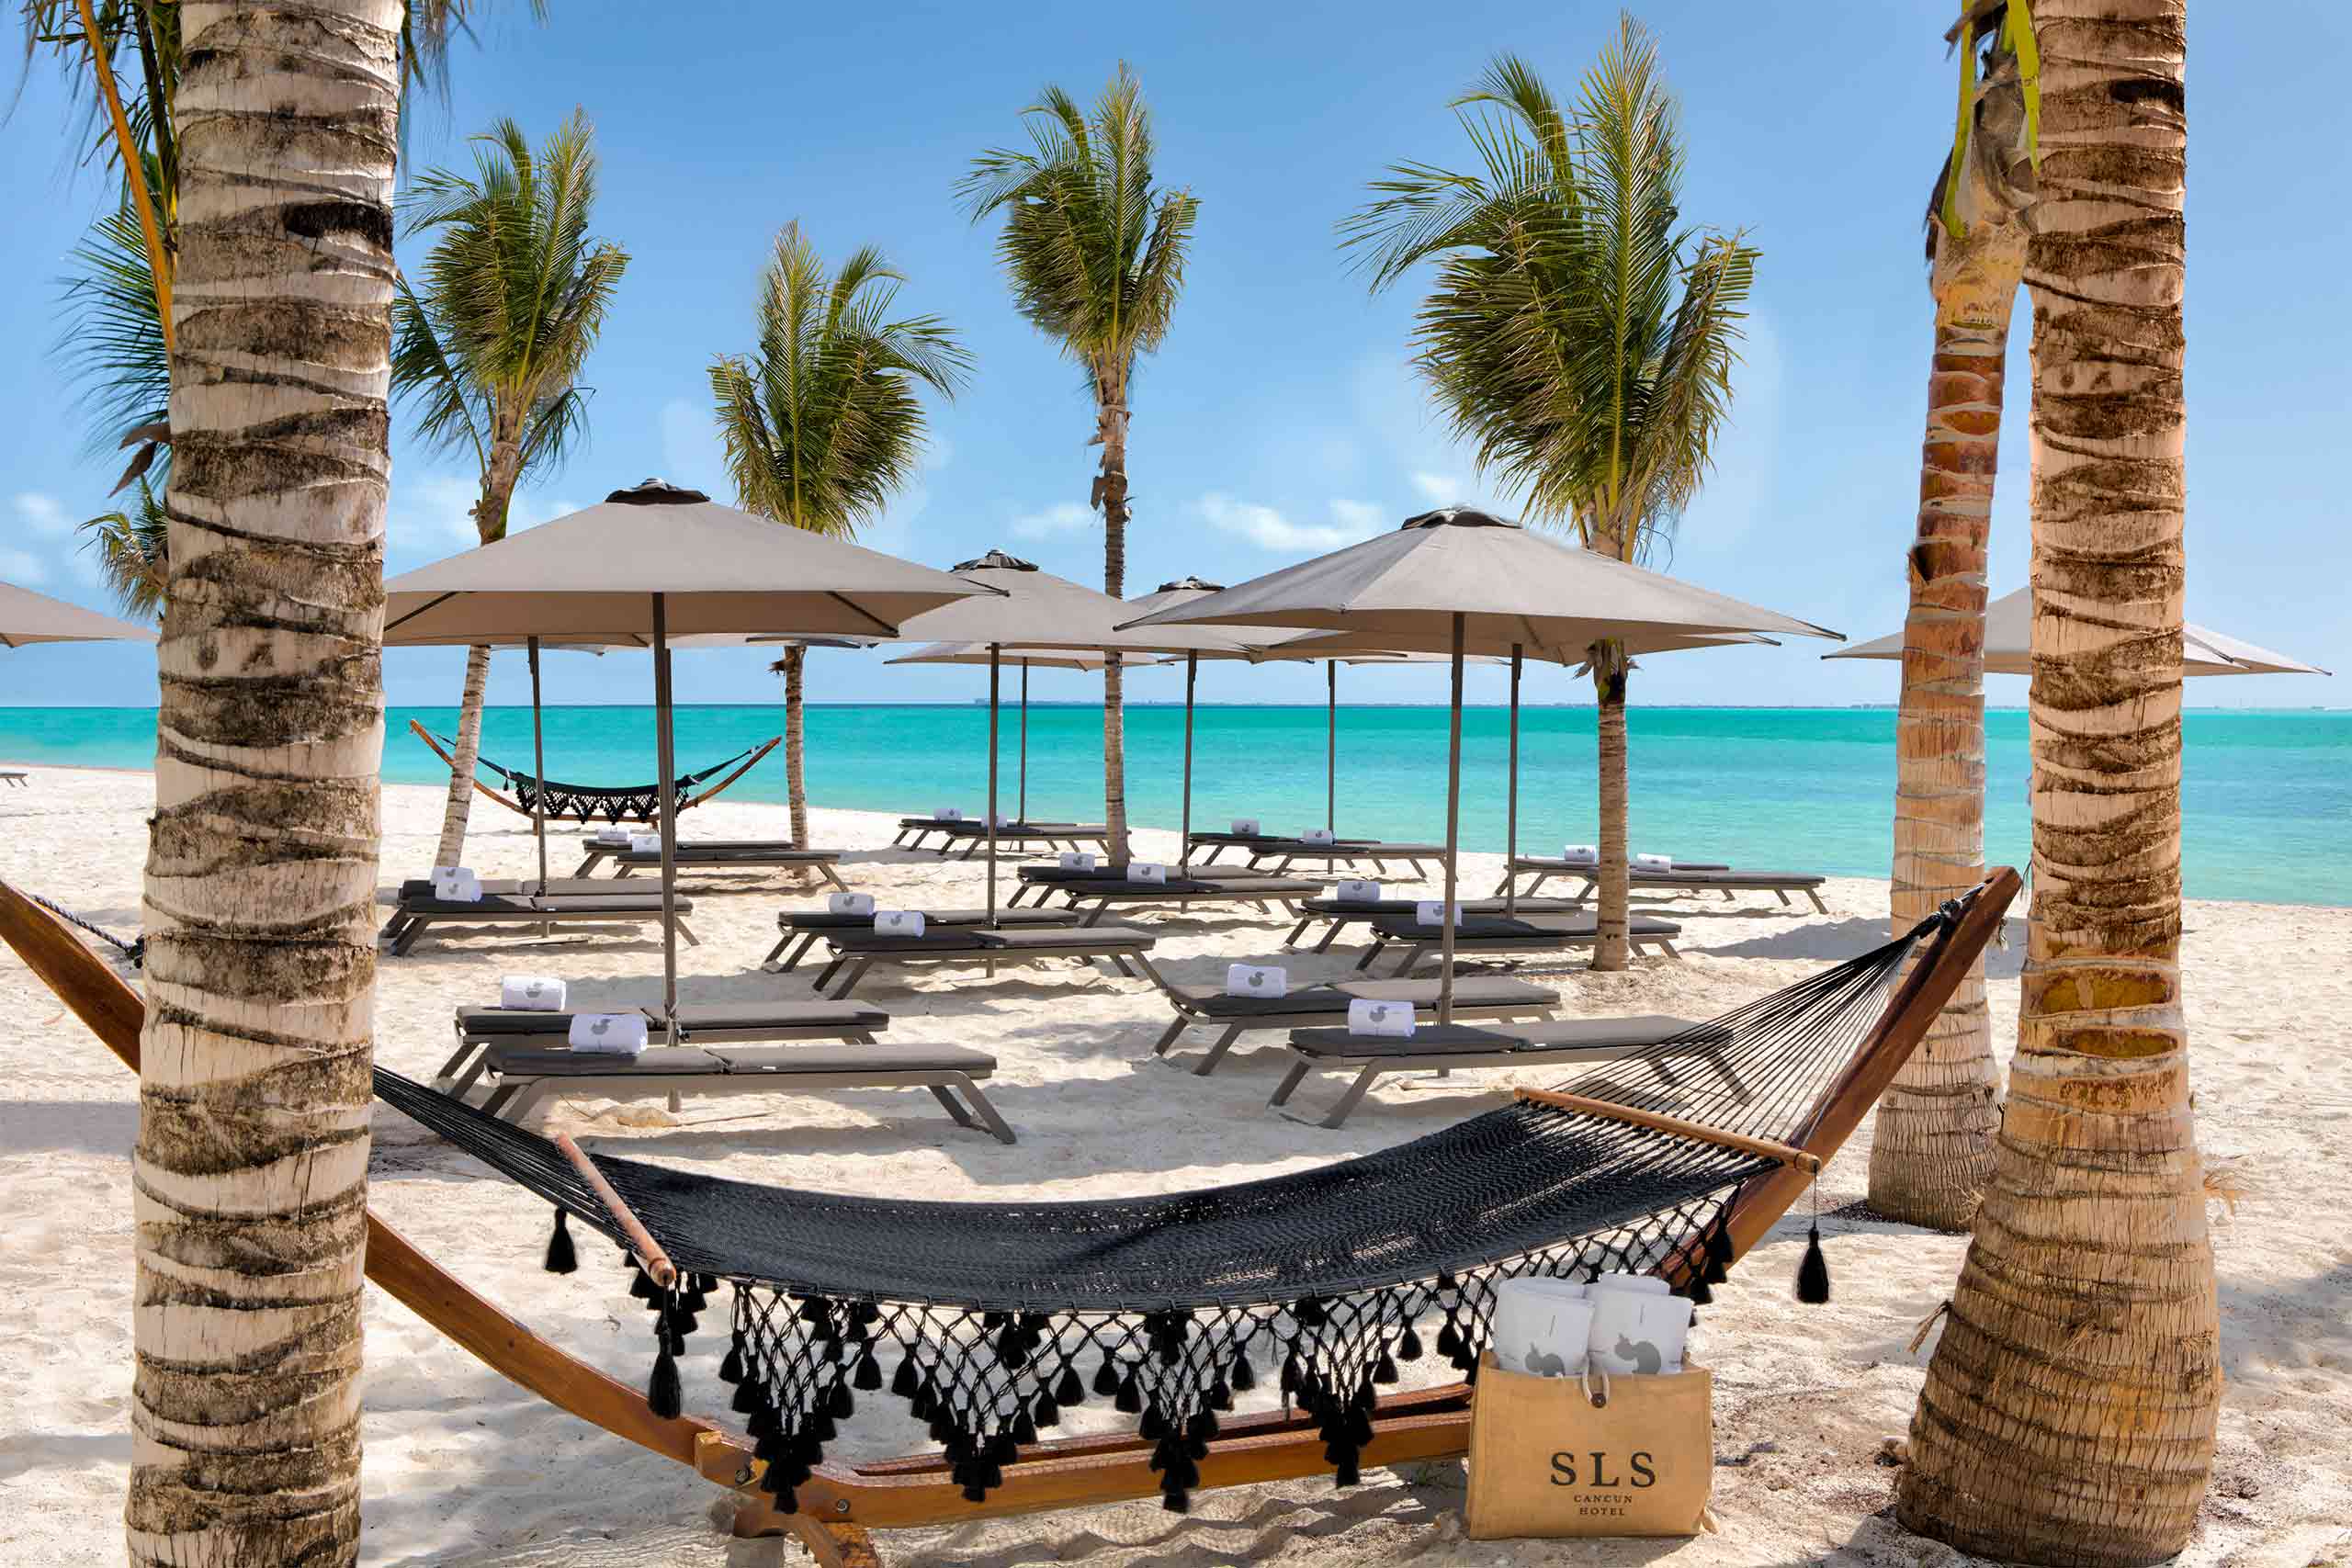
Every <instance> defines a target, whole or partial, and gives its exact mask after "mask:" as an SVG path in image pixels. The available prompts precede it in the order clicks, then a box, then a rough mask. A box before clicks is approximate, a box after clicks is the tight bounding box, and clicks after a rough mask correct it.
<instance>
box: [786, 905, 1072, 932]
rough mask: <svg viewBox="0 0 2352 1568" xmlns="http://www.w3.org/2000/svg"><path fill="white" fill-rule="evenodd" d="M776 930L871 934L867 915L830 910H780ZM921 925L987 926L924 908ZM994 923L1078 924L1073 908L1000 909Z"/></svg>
mask: <svg viewBox="0 0 2352 1568" xmlns="http://www.w3.org/2000/svg"><path fill="white" fill-rule="evenodd" d="M775 923H776V929H777V930H778V931H871V930H873V929H874V917H873V916H871V915H846V914H836V913H835V912H834V911H832V910H831V909H781V910H778V911H777V913H776V917H775ZM922 923H923V925H924V927H925V928H926V929H928V928H929V927H932V926H948V927H955V926H984V925H987V924H988V923H989V912H988V911H987V910H986V909H925V910H923V911H922ZM996 923H997V924H998V925H1001V926H1074V925H1076V924H1077V923H1078V911H1077V910H1075V909H1008V908H1002V907H1001V906H1000V907H999V908H998V909H997V912H996Z"/></svg>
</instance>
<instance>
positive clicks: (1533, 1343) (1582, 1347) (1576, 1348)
mask: <svg viewBox="0 0 2352 1568" xmlns="http://www.w3.org/2000/svg"><path fill="white" fill-rule="evenodd" d="M1592 1314H1593V1306H1592V1303H1591V1302H1589V1301H1588V1300H1586V1299H1585V1293H1584V1287H1583V1286H1582V1285H1572V1284H1570V1283H1568V1282H1567V1281H1566V1280H1553V1279H1548V1278H1544V1277H1543V1276H1536V1277H1533V1278H1530V1279H1521V1280H1504V1281H1503V1282H1502V1283H1501V1284H1499V1285H1498V1286H1496V1287H1495V1328H1494V1334H1493V1337H1492V1342H1493V1344H1494V1348H1495V1362H1496V1364H1497V1365H1498V1366H1500V1367H1501V1368H1502V1369H1503V1371H1507V1372H1519V1373H1521V1374H1523V1375H1526V1376H1530V1377H1543V1378H1558V1377H1575V1376H1577V1374H1578V1373H1580V1372H1582V1371H1584V1369H1585V1360H1586V1358H1587V1357H1588V1355H1589V1353H1590V1348H1591V1344H1592Z"/></svg>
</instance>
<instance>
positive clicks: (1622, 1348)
mask: <svg viewBox="0 0 2352 1568" xmlns="http://www.w3.org/2000/svg"><path fill="white" fill-rule="evenodd" d="M1589 1332H1590V1335H1591V1337H1590V1338H1589V1340H1587V1341H1586V1343H1587V1345H1588V1347H1589V1349H1590V1350H1591V1353H1592V1364H1593V1365H1594V1366H1595V1367H1598V1368H1599V1369H1600V1371H1604V1372H1607V1373H1609V1374H1610V1375H1611V1377H1637V1376H1641V1375H1644V1374H1650V1373H1657V1374H1663V1373H1668V1372H1679V1371H1681V1370H1682V1348H1683V1346H1684V1345H1685V1344H1686V1343H1687V1342H1688V1341H1689V1339H1690V1337H1691V1298H1690V1297H1688V1296H1676V1295H1667V1294H1662V1293H1660V1294H1648V1293H1644V1294H1636V1293H1634V1292H1632V1291H1595V1292H1593V1293H1592V1327H1591V1329H1590V1331H1589Z"/></svg>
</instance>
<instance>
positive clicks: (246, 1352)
mask: <svg viewBox="0 0 2352 1568" xmlns="http://www.w3.org/2000/svg"><path fill="white" fill-rule="evenodd" d="M400 21H401V6H400V4H399V0H302V3H301V4H300V6H293V5H286V4H270V3H267V0H243V3H241V4H237V5H227V4H198V3H197V0H189V3H188V4H187V6H185V7H184V8H183V10H182V13H181V26H182V28H183V29H184V37H185V39H186V59H187V73H186V75H185V76H184V78H183V79H182V81H181V84H180V90H179V102H178V111H177V112H178V122H179V130H180V157H181V170H182V185H181V197H182V205H181V209H180V213H181V222H180V230H179V242H180V263H179V273H178V282H179V288H178V292H177V294H176V296H175V300H174V309H175V312H176V314H177V316H178V329H179V330H178V333H177V344H178V352H177V357H176V359H175V364H174V367H173V378H172V380H173V388H172V427H173V449H174V461H173V465H172V482H171V492H170V497H169V506H170V514H171V543H170V557H171V570H172V581H171V592H170V602H169V607H168V609H167V611H166V613H165V615H164V626H163V634H162V641H161V644H160V646H159V648H158V650H157V653H158V665H159V675H160V688H161V689H160V692H159V708H160V711H159V714H158V719H157V728H158V736H157V742H156V756H155V814H154V818H153V829H152V837H151V842H150V848H149V853H148V863H147V877H146V894H145V900H144V908H143V912H142V924H143V925H144V927H145V930H146V932H147V966H146V979H147V988H148V997H147V1023H146V1026H145V1030H144V1032H143V1033H142V1036H141V1049H142V1056H143V1062H144V1065H143V1066H142V1069H141V1077H140V1124H139V1142H138V1145H137V1147H136V1149H135V1151H134V1155H133V1158H134V1170H135V1193H136V1196H135V1198H134V1200H133V1204H134V1208H133V1217H134V1220H135V1223H136V1226H137V1248H138V1279H137V1293H136V1301H137V1310H136V1312H135V1313H134V1314H133V1337H134V1346H135V1351H136V1358H137V1376H136V1379H135V1381H134V1383H133V1387H132V1417H131V1419H132V1431H133V1444H132V1450H131V1473H130V1497H129V1502H128V1505H127V1506H126V1508H125V1510H124V1525H125V1533H126V1537H127V1546H128V1551H129V1556H130V1561H131V1562H134V1563H141V1564H149V1563H157V1564H160V1563H168V1564H175V1565H178V1564H185V1565H204V1568H214V1565H220V1568H227V1565H229V1564H235V1565H237V1568H277V1565H279V1564H292V1563H297V1562H299V1563H302V1564H306V1565H311V1568H316V1565H320V1564H331V1563H349V1562H356V1561H357V1557H358V1542H359V1425H358V1417H359V1381H358V1373H359V1363H360V1338H359V1336H360V1308H361V1303H360V1296H359V1292H360V1280H361V1266H362V1247H363V1243H364V1238H365V1235H366V1231H365V1214H366V1201H367V1174H368V1112H369V1076H368V1075H369V1068H370V1049H369V1043H370V1035H371V1032H372V1027H373V1013H374V987H375V960H376V950H375V942H374V931H373V929H372V928H373V924H374V919H373V917H374V900H375V890H376V871H377V844H378V840H377V833H378V826H377V805H378V791H379V784H378V772H379V765H380V762H381V759H382V750H383V683H382V660H381V638H382V632H383V626H382V621H383V520H384V494H385V487H386V479H387V476H388V473H389V469H390V460H389V457H388V456H387V454H386V451H385V436H386V430H387V416H386V412H385V406H384V405H385V394H386V391H387V389H388V388H389V385H390V365H389V351H390V305H391V294H392V276H393V272H392V249H391V244H392V213H391V195H392V171H393V159H394V154H395V151H396V149H397V145H398V141H397V131H396V125H395V122H396V117H397V114H398V109H399V104H400V84H399V78H398V73H397V63H396V52H395V51H396V42H397V33H398V28H399V27H400Z"/></svg>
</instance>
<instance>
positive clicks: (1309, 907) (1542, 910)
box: [1283, 897, 1585, 967]
mask: <svg viewBox="0 0 2352 1568" xmlns="http://www.w3.org/2000/svg"><path fill="white" fill-rule="evenodd" d="M1419 902H1420V900H1419V899H1413V900H1409V901H1408V900H1406V899H1403V898H1384V899H1382V900H1381V904H1380V906H1365V905H1361V904H1359V905H1355V906H1353V907H1350V906H1347V905H1343V904H1340V902H1339V900H1337V899H1336V898H1329V897H1326V898H1310V899H1308V900H1307V901H1306V903H1304V904H1301V905H1300V906H1299V909H1298V924H1296V925H1295V926H1293V927H1292V928H1291V931H1290V935H1288V936H1286V937H1284V938H1283V946H1284V947H1287V948H1293V949H1295V948H1296V947H1297V946H1298V944H1299V942H1300V939H1302V938H1304V937H1305V936H1306V932H1307V928H1309V927H1310V926H1312V925H1314V924H1315V922H1316V921H1317V920H1323V921H1327V922H1329V923H1328V925H1327V926H1326V928H1325V930H1324V932H1323V934H1322V936H1320V937H1319V938H1317V940H1316V942H1315V945H1314V946H1312V947H1310V948H1308V949H1307V950H1306V951H1307V952H1309V953H1328V952H1329V951H1330V948H1331V944H1332V943H1333V942H1337V941H1339V940H1340V933H1341V932H1343V931H1346V930H1347V929H1348V928H1349V927H1350V926H1355V925H1370V924H1372V923H1373V922H1374V921H1375V920H1383V919H1394V918H1396V917H1397V916H1399V915H1408V914H1411V913H1412V912H1413V911H1412V909H1411V908H1409V907H1408V903H1409V904H1418V903H1419ZM1317 905H1320V906H1321V908H1317ZM1382 906H1385V907H1382ZM1584 908H1585V907H1584V906H1583V905H1582V904H1579V903H1576V902H1573V901H1571V900H1569V899H1566V898H1521V899H1520V900H1519V903H1518V913H1520V914H1521V915H1576V914H1582V913H1583V912H1584ZM1462 912H1463V913H1464V914H1465V915H1471V916H1478V915H1501V914H1506V913H1509V912H1510V911H1509V910H1508V909H1507V908H1506V907H1505V905H1504V903H1503V900H1501V899H1500V898H1464V899H1463V900H1462ZM1358 967H1362V965H1358Z"/></svg>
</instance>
